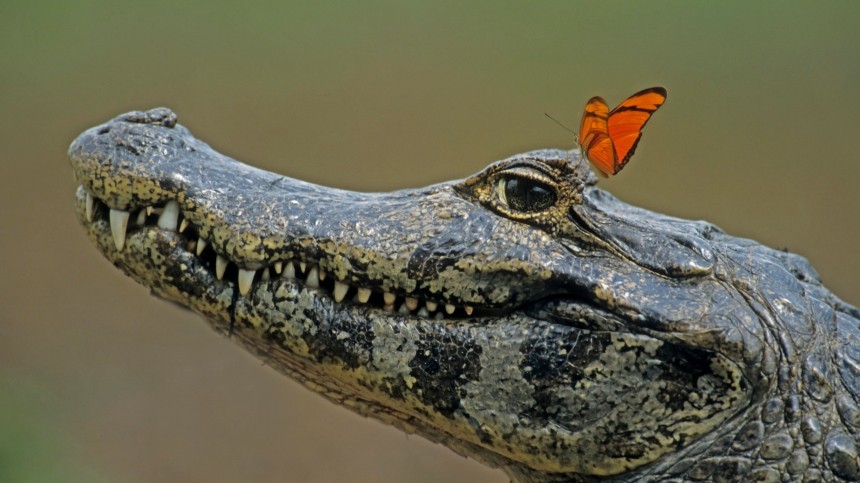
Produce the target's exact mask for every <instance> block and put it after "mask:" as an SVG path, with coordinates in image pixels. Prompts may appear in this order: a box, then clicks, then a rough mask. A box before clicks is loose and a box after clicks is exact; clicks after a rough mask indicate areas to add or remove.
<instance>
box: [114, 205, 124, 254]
mask: <svg viewBox="0 0 860 483" xmlns="http://www.w3.org/2000/svg"><path fill="white" fill-rule="evenodd" d="M126 228H128V212H127V211H122V210H114V209H111V210H110V232H111V233H112V234H113V242H114V244H115V245H116V249H117V250H122V247H124V246H125V230H126Z"/></svg>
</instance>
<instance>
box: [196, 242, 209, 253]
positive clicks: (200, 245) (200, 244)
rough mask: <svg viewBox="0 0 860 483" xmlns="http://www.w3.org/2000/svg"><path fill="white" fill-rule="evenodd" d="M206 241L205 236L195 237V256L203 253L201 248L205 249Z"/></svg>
mask: <svg viewBox="0 0 860 483" xmlns="http://www.w3.org/2000/svg"><path fill="white" fill-rule="evenodd" d="M206 243H208V242H207V241H206V239H205V238H198V239H197V256H198V257H199V256H200V254H201V253H203V250H205V249H206Z"/></svg>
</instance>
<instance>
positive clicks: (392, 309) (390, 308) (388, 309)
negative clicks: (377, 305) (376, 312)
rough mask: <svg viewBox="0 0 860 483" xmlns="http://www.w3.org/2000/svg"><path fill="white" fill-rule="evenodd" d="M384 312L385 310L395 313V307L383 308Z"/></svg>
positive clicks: (387, 306)
mask: <svg viewBox="0 0 860 483" xmlns="http://www.w3.org/2000/svg"><path fill="white" fill-rule="evenodd" d="M383 310H385V311H386V312H394V306H393V305H386V306H385V307H383Z"/></svg>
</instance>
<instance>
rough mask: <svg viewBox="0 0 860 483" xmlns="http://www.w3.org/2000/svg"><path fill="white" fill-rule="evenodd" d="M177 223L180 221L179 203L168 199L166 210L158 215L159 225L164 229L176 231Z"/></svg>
mask: <svg viewBox="0 0 860 483" xmlns="http://www.w3.org/2000/svg"><path fill="white" fill-rule="evenodd" d="M177 223H179V203H177V202H175V201H168V202H167V204H166V205H164V211H162V212H161V215H160V216H159V217H158V227H159V228H161V229H162V230H171V231H176V224H177Z"/></svg>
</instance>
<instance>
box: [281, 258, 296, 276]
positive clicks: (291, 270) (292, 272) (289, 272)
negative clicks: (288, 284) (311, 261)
mask: <svg viewBox="0 0 860 483" xmlns="http://www.w3.org/2000/svg"><path fill="white" fill-rule="evenodd" d="M283 276H284V278H296V267H295V265H293V262H287V268H285V269H284V275H283Z"/></svg>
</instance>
